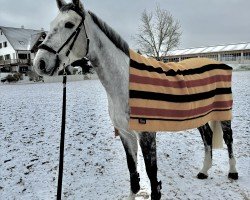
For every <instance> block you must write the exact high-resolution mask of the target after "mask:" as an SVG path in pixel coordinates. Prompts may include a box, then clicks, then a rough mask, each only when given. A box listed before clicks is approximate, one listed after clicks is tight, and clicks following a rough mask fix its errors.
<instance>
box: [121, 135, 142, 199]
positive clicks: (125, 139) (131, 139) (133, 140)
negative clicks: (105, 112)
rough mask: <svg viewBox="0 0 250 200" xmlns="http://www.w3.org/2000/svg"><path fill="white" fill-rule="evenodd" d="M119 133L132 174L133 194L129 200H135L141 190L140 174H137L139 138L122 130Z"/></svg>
mask: <svg viewBox="0 0 250 200" xmlns="http://www.w3.org/2000/svg"><path fill="white" fill-rule="evenodd" d="M119 132H120V138H121V141H122V144H123V146H124V149H125V152H126V156H127V164H128V169H129V173H130V189H131V194H130V198H129V199H134V198H135V194H136V193H138V191H139V190H140V184H139V182H140V178H139V173H138V172H137V151H138V144H137V136H136V134H135V133H131V132H128V131H123V130H120V131H119Z"/></svg>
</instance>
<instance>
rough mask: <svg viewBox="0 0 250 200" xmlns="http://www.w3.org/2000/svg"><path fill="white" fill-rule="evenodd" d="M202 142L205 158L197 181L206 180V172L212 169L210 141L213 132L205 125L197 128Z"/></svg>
mask: <svg viewBox="0 0 250 200" xmlns="http://www.w3.org/2000/svg"><path fill="white" fill-rule="evenodd" d="M198 130H199V132H200V134H201V137H202V140H203V142H204V145H205V158H204V162H203V168H202V170H201V171H200V173H199V174H198V175H197V178H199V179H206V178H207V177H208V170H209V169H210V168H211V167H212V139H213V132H212V130H211V128H210V126H209V124H208V123H207V124H205V125H204V126H201V127H199V128H198Z"/></svg>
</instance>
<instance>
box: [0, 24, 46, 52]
mask: <svg viewBox="0 0 250 200" xmlns="http://www.w3.org/2000/svg"><path fill="white" fill-rule="evenodd" d="M0 29H1V30H2V32H3V33H4V35H5V36H6V38H7V39H8V40H9V42H10V44H11V45H12V47H13V48H14V49H15V50H31V49H32V47H33V46H34V45H35V43H36V42H37V40H38V39H39V38H40V37H41V34H43V33H44V31H42V30H32V29H24V28H12V27H4V26H0Z"/></svg>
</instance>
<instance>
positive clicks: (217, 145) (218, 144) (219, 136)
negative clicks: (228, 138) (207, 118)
mask: <svg viewBox="0 0 250 200" xmlns="http://www.w3.org/2000/svg"><path fill="white" fill-rule="evenodd" d="M209 125H210V127H211V129H212V131H213V149H222V148H223V132H222V128H221V122H220V121H211V122H209Z"/></svg>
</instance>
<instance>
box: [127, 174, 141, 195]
mask: <svg viewBox="0 0 250 200" xmlns="http://www.w3.org/2000/svg"><path fill="white" fill-rule="evenodd" d="M130 183H131V191H132V192H133V193H134V194H137V193H138V192H139V191H140V189H141V188H140V175H139V173H133V174H131V175H130Z"/></svg>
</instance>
